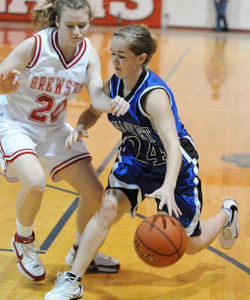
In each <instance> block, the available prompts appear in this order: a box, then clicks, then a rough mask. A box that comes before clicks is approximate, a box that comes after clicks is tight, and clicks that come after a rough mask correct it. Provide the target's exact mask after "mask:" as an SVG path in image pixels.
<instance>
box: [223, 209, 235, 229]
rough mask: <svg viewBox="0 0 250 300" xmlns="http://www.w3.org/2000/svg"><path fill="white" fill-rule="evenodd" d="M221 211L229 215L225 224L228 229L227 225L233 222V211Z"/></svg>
mask: <svg viewBox="0 0 250 300" xmlns="http://www.w3.org/2000/svg"><path fill="white" fill-rule="evenodd" d="M221 210H223V211H225V212H226V213H227V214H228V219H227V222H226V223H225V225H224V227H227V225H228V224H229V223H230V222H231V220H232V211H231V209H228V208H225V207H223V208H221Z"/></svg>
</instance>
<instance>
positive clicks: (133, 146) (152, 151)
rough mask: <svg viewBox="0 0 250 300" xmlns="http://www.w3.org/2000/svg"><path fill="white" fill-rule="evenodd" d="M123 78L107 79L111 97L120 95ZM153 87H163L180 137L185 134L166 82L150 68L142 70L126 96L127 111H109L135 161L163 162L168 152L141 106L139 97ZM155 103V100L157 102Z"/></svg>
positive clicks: (142, 96) (110, 117)
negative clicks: (133, 86) (122, 114)
mask: <svg viewBox="0 0 250 300" xmlns="http://www.w3.org/2000/svg"><path fill="white" fill-rule="evenodd" d="M122 89H123V81H122V80H121V79H120V78H118V77H117V76H116V75H113V76H112V77H111V80H110V92H111V97H112V98H114V97H115V96H117V95H119V96H123V95H122ZM154 89H163V90H164V91H166V93H167V95H168V97H169V101H170V105H171V109H172V112H173V115H174V119H175V124H176V129H177V132H178V135H179V138H180V139H181V138H183V137H185V136H188V133H187V131H186V130H185V128H184V126H183V124H182V123H181V120H180V118H179V116H178V110H177V107H176V103H175V100H174V95H173V93H172V91H171V90H170V88H169V87H168V86H167V85H166V83H165V82H164V81H163V80H162V79H161V78H160V77H159V76H157V75H156V74H155V73H154V72H152V71H144V72H143V73H142V75H141V76H140V78H139V80H138V82H137V84H136V86H135V88H134V89H133V91H132V92H131V93H130V94H129V95H128V96H127V97H126V99H127V101H128V102H129V104H130V109H129V111H128V112H127V113H126V114H125V115H124V116H120V117H114V116H112V115H111V114H109V115H108V118H109V121H110V122H111V123H112V124H113V126H115V127H116V128H117V129H118V130H120V131H121V132H122V135H123V137H122V140H123V144H124V146H125V147H126V150H127V153H128V154H129V152H131V154H133V155H134V157H135V158H136V159H137V160H138V161H143V162H144V163H146V164H151V165H154V166H157V165H161V164H162V165H164V164H165V163H166V159H167V154H166V151H165V148H164V146H163V144H162V141H161V139H160V137H159V135H158V133H157V131H156V129H155V128H154V124H153V122H152V120H151V118H150V115H148V114H147V113H146V112H145V111H144V110H143V108H142V104H141V102H142V100H143V99H144V98H145V97H146V96H147V95H148V94H149V93H150V92H151V91H152V90H154ZM156 105H157V103H156Z"/></svg>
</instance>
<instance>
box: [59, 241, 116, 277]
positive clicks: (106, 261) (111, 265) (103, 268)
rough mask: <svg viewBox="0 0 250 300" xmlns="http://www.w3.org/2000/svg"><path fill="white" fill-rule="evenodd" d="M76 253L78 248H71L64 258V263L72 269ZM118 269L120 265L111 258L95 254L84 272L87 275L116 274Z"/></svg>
mask: <svg viewBox="0 0 250 300" xmlns="http://www.w3.org/2000/svg"><path fill="white" fill-rule="evenodd" d="M77 251H78V246H75V245H74V246H73V247H72V248H71V249H70V251H69V253H68V255H67V256H66V258H65V261H66V263H67V264H68V265H69V266H70V267H72V265H73V262H74V260H75V257H76V254H77ZM119 269H120V263H119V261H117V260H116V259H114V258H113V257H110V256H107V255H104V254H102V253H97V255H96V257H95V258H94V259H93V260H92V261H91V263H90V264H89V266H88V269H87V270H86V273H87V274H90V273H91V274H96V273H117V272H118V271H119Z"/></svg>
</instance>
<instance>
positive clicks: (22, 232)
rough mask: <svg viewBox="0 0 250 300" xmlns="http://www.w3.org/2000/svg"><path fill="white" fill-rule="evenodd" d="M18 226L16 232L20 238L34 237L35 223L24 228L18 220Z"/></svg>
mask: <svg viewBox="0 0 250 300" xmlns="http://www.w3.org/2000/svg"><path fill="white" fill-rule="evenodd" d="M16 225H17V230H16V231H17V234H18V235H19V236H20V237H30V236H31V235H32V231H33V227H34V223H32V224H31V225H30V226H24V225H22V224H21V223H20V222H19V220H18V219H17V218H16Z"/></svg>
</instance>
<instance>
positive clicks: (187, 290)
mask: <svg viewBox="0 0 250 300" xmlns="http://www.w3.org/2000/svg"><path fill="white" fill-rule="evenodd" d="M0 25H1V26H0V61H1V60H3V59H4V57H5V56H6V55H7V54H8V53H9V52H10V51H11V50H12V49H13V48H14V47H15V46H16V45H17V44H18V43H19V42H21V41H22V40H23V39H25V38H27V37H29V36H30V35H31V34H32V29H31V27H30V25H29V24H24V23H18V24H14V23H10V22H8V23H3V22H2V23H0ZM115 30H116V28H113V27H95V26H93V27H92V28H91V29H90V34H89V37H90V39H91V42H92V44H93V45H94V46H95V48H96V49H97V51H98V52H99V54H100V57H101V62H102V72H103V73H102V75H103V79H105V78H107V76H109V75H111V74H112V64H111V59H110V54H109V41H110V38H111V36H112V32H114V31H115ZM153 32H154V33H155V34H156V36H157V37H158V40H159V48H158V51H157V53H156V54H155V56H154V58H153V60H152V62H151V64H150V67H151V69H153V70H154V71H155V72H157V73H158V74H159V75H160V76H161V77H162V78H163V79H165V80H166V82H167V84H168V85H169V86H170V87H171V89H172V90H173V92H174V94H175V98H176V102H177V105H178V108H179V113H180V117H181V119H182V121H183V123H184V124H185V127H186V128H187V130H188V131H189V132H190V134H191V135H192V137H193V139H194V141H195V144H196V147H197V149H198V152H199V155H200V177H201V179H202V184H203V197H204V205H203V212H202V217H201V218H202V219H206V218H208V217H210V216H212V215H213V214H215V213H216V212H217V211H218V210H219V209H220V207H221V204H222V202H223V200H224V199H226V198H228V197H232V198H235V199H236V200H237V201H238V203H239V207H240V220H239V222H240V227H241V232H240V237H239V239H238V241H237V243H236V244H235V246H234V247H233V248H232V249H231V250H228V251H226V250H224V249H222V248H220V246H219V242H218V240H215V241H214V242H213V244H212V245H211V246H210V247H209V248H208V249H205V250H203V251H202V252H200V253H199V254H197V255H195V256H187V255H184V256H183V257H182V259H181V260H180V261H178V262H177V263H176V264H174V265H173V266H170V267H167V268H153V267H150V266H148V265H146V264H144V263H143V262H142V261H141V260H140V259H139V258H138V256H137V254H136V253H135V250H134V246H133V236H134V232H135V229H136V226H137V225H138V224H139V223H140V222H141V217H142V216H149V215H152V214H154V213H155V205H154V203H153V201H150V200H149V199H146V200H145V201H144V202H143V203H142V205H141V206H140V208H139V210H138V216H137V217H135V218H134V219H131V217H130V215H128V214H127V215H125V216H124V217H123V218H122V219H121V221H120V222H119V223H118V224H116V225H115V226H114V227H113V228H112V230H111V233H110V235H109V237H108V239H107V241H106V242H105V244H104V245H103V247H102V249H101V251H102V252H103V253H105V254H108V255H111V256H114V257H115V258H117V259H118V260H119V261H120V263H121V270H120V272H119V273H118V274H112V275H107V274H97V275H94V274H88V275H85V276H84V277H83V280H82V282H83V287H84V291H85V295H84V297H83V299H88V300H120V299H129V300H141V299H142V300H163V299H164V300H165V299H166V300H167V299H171V300H175V299H176V300H180V299H182V300H184V299H185V300H189V299H190V300H198V299H199V300H200V299H202V300H208V299H213V300H214V299H216V300H246V299H249V295H250V281H249V273H250V272H249V265H250V255H249V248H248V247H249V246H250V229H249V228H250V226H249V225H250V223H249V215H250V206H248V205H247V200H249V194H250V147H249V145H250V135H249V128H250V102H249V78H250V61H249V59H248V56H249V50H250V49H249V45H250V44H249V33H234V32H229V33H216V32H212V31H206V30H204V31H202V30H182V29H178V30H177V29H166V30H153ZM88 105H89V98H88V96H87V92H86V91H84V92H83V93H82V95H81V97H79V98H77V99H76V100H74V101H73V102H72V103H71V104H69V106H68V117H67V118H68V121H69V122H70V123H71V124H72V125H75V123H76V121H77V119H78V116H79V115H80V113H81V112H82V111H83V110H84V109H85V108H87V107H88ZM89 136H90V137H89V138H88V139H86V143H87V145H88V147H89V149H90V151H91V153H92V156H93V164H94V166H95V168H96V171H97V173H98V176H99V178H100V180H101V182H102V183H103V185H104V186H105V185H106V182H107V177H108V174H109V171H110V169H111V167H112V164H113V162H114V158H115V149H116V147H117V145H118V144H119V141H120V133H119V132H118V131H117V130H116V129H114V128H112V126H111V125H110V124H109V123H108V121H107V117H106V115H105V114H103V115H102V117H101V119H100V120H99V121H98V123H97V124H96V126H95V127H93V128H91V129H90V130H89ZM0 187H1V200H0V298H1V300H7V299H11V300H14V299H18V300H31V299H32V300H38V299H43V296H44V294H45V293H46V292H47V291H48V290H50V289H51V288H52V285H53V281H54V280H55V278H56V274H57V272H63V271H65V270H68V267H67V266H66V263H65V261H64V259H65V256H66V254H67V253H68V251H69V249H70V247H71V246H72V244H73V242H74V238H75V209H76V205H77V200H78V194H77V193H76V192H75V191H74V190H73V189H72V188H71V187H70V186H69V185H67V184H66V183H65V182H60V183H53V182H52V181H51V180H50V179H49V178H48V181H47V189H46V192H45V196H44V200H43V203H42V207H41V209H40V211H39V214H38V216H37V219H36V223H35V232H36V236H37V239H38V241H39V242H40V245H41V248H40V249H41V254H40V257H41V260H42V262H43V263H44V265H45V267H46V272H47V277H46V279H45V281H44V282H40V283H34V282H31V281H28V280H27V279H25V278H24V277H22V275H21V274H20V273H19V272H18V271H17V268H16V258H15V257H14V254H13V253H12V250H11V247H10V241H11V239H12V237H13V234H14V233H15V228H16V220H15V219H16V217H15V198H16V194H17V192H18V190H19V187H20V185H19V183H12V184H11V183H8V182H7V181H6V180H5V179H4V177H3V176H0Z"/></svg>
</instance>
